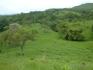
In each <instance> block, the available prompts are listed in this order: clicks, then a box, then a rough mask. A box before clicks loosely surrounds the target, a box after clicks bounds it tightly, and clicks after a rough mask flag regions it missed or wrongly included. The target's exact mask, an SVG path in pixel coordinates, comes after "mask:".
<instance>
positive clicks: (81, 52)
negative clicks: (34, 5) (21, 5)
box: [0, 3, 93, 70]
mask: <svg viewBox="0 0 93 70" xmlns="http://www.w3.org/2000/svg"><path fill="white" fill-rule="evenodd" d="M30 43H31V44H30ZM92 43H93V3H87V4H82V5H79V6H75V7H72V8H64V9H61V8H59V9H56V8H53V9H47V10H45V11H31V12H29V13H20V14H14V15H1V16H0V57H2V58H4V57H5V56H7V57H8V59H10V60H11V59H13V60H15V59H14V57H15V58H16V60H17V62H16V63H19V65H21V66H23V65H24V67H23V68H22V67H21V68H20V67H18V66H17V65H16V63H15V64H14V63H12V62H11V61H8V63H10V62H11V63H12V64H13V65H14V66H15V65H16V66H15V67H13V66H12V65H10V68H9V66H8V67H7V65H9V64H8V63H6V68H8V70H13V68H15V69H14V70H30V69H32V70H44V68H43V67H42V66H44V67H45V68H46V69H45V70H93V64H92V65H90V64H91V62H93V60H92V59H93V57H92V55H93V47H92V46H93V44H92ZM30 46H31V47H30ZM13 47H15V48H16V47H17V48H16V49H13ZM19 47H20V48H21V53H17V55H16V56H14V53H15V52H16V51H17V49H18V48H19ZM11 53H12V54H11ZM30 54H31V56H30ZM21 55H22V56H24V59H23V58H22V57H19V56H21ZM12 56H14V57H12ZM2 58H0V60H3V61H4V59H2ZM18 58H20V60H19V59H18ZM37 58H38V59H37ZM28 59H29V60H28ZM21 60H23V61H24V63H26V64H27V65H25V64H21V63H20V61H21ZM26 60H27V61H26ZM30 60H31V61H30ZM5 61H6V60H5ZM62 61H63V62H62ZM13 62H14V61H13ZM27 62H28V63H27ZM30 62H31V63H30ZM61 62H62V63H61ZM69 63H70V64H72V65H70V64H69ZM2 64H3V62H1V61H0V70H6V69H4V67H3V65H2ZM30 64H32V68H30ZM73 64H76V68H77V69H76V68H75V67H74V65H73ZM77 64H78V65H77ZM87 64H89V66H88V65H87ZM39 65H41V66H39ZM57 65H58V66H57ZM61 65H63V67H62V68H61ZM79 65H80V66H79ZM47 66H48V67H47ZM71 66H72V67H71ZM86 66H87V67H86ZM11 67H13V68H11ZM35 67H36V68H35Z"/></svg>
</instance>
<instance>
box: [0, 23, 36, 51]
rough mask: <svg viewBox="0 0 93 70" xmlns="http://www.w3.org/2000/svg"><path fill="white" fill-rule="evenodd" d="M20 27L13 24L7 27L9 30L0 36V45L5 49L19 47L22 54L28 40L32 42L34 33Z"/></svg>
mask: <svg viewBox="0 0 93 70" xmlns="http://www.w3.org/2000/svg"><path fill="white" fill-rule="evenodd" d="M34 32H35V31H30V30H29V29H26V28H25V27H22V26H21V25H19V24H17V23H14V24H10V25H9V29H8V30H6V31H4V32H2V33H1V35H0V43H1V44H0V45H1V46H4V47H5V46H7V47H20V48H21V50H22V52H23V49H24V45H25V44H26V42H27V41H28V40H33V39H34V36H35V34H36V33H34Z"/></svg>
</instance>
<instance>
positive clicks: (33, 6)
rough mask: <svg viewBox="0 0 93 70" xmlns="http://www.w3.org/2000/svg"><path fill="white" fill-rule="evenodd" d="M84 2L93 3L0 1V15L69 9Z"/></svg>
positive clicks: (63, 0) (38, 0)
mask: <svg viewBox="0 0 93 70" xmlns="http://www.w3.org/2000/svg"><path fill="white" fill-rule="evenodd" d="M86 2H93V0H0V14H13V13H20V12H29V11H36V10H45V9H49V8H69V7H73V6H76V5H79V4H82V3H86Z"/></svg>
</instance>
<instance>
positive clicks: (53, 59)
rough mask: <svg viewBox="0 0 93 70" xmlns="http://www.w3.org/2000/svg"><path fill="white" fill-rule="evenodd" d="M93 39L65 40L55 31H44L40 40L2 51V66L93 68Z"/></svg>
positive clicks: (18, 69) (0, 69)
mask: <svg viewBox="0 0 93 70" xmlns="http://www.w3.org/2000/svg"><path fill="white" fill-rule="evenodd" d="M92 45H93V43H92V41H87V42H72V41H65V40H61V39H59V37H58V34H57V33H55V32H51V33H41V34H40V35H38V38H37V39H36V41H29V42H28V43H27V44H26V45H25V51H24V53H25V55H24V56H22V55H19V53H20V49H19V48H11V49H9V48H7V50H5V51H4V53H0V70H93V56H92V55H93V53H92V52H93V46H92Z"/></svg>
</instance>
